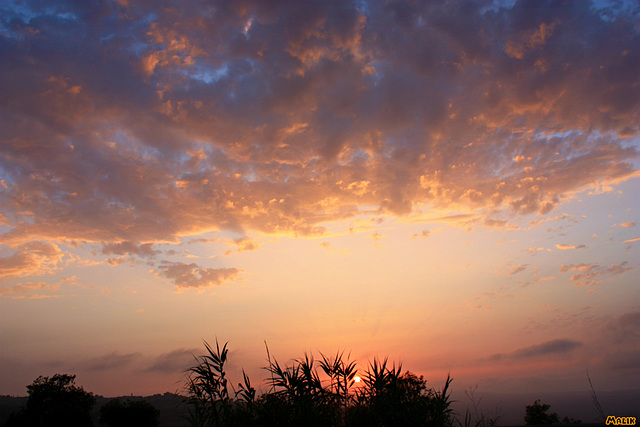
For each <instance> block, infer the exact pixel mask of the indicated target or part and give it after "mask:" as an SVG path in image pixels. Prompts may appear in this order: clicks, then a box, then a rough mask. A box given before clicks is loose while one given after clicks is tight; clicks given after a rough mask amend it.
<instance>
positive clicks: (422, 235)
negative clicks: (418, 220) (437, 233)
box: [411, 230, 431, 239]
mask: <svg viewBox="0 0 640 427" xmlns="http://www.w3.org/2000/svg"><path fill="white" fill-rule="evenodd" d="M430 235H431V232H430V231H429V230H422V231H421V232H419V233H415V234H414V235H413V236H411V238H412V239H417V238H418V237H424V238H426V237H429V236H430Z"/></svg>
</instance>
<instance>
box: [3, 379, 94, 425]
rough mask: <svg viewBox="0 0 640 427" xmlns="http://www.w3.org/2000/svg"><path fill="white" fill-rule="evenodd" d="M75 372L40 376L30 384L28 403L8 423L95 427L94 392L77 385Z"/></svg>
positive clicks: (28, 387)
mask: <svg viewBox="0 0 640 427" xmlns="http://www.w3.org/2000/svg"><path fill="white" fill-rule="evenodd" d="M75 378H76V376H75V375H67V374H55V375H54V376H53V377H51V378H49V377H42V376H39V377H38V378H36V379H35V380H34V381H33V383H32V384H31V385H28V386H27V393H28V398H27V404H26V406H25V407H24V408H23V409H22V410H20V411H19V412H18V413H16V414H14V415H13V416H12V417H11V418H10V419H9V420H8V421H7V423H6V424H5V426H10V427H13V426H21V427H45V426H46V427H63V426H64V427H91V426H93V421H92V419H91V408H93V405H95V403H96V398H95V397H94V396H93V394H92V393H89V392H86V391H84V389H83V388H82V387H78V386H76V385H75Z"/></svg>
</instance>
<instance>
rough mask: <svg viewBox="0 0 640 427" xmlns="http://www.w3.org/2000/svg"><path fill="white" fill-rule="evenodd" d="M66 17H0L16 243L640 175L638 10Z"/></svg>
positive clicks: (503, 206) (471, 202)
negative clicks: (638, 141)
mask: <svg viewBox="0 0 640 427" xmlns="http://www.w3.org/2000/svg"><path fill="white" fill-rule="evenodd" d="M54 5H55V7H51V8H47V9H43V8H41V7H38V5H37V3H32V2H25V3H24V4H23V5H22V6H21V8H20V9H19V10H18V9H17V8H15V7H14V6H13V4H12V3H7V4H3V5H2V6H1V7H2V16H3V18H4V21H3V22H4V23H5V24H4V26H3V28H4V29H3V38H2V40H1V46H0V55H1V57H0V64H2V66H1V68H2V70H1V72H0V76H2V77H0V87H1V88H2V93H3V95H4V97H3V98H4V99H5V102H3V103H2V104H0V112H1V113H2V114H1V118H0V128H1V129H3V132H2V135H1V142H2V146H3V150H2V153H0V156H1V157H0V159H1V160H0V161H1V162H2V164H3V166H4V168H3V170H4V175H3V180H4V181H3V182H4V188H3V193H4V197H3V199H2V200H3V201H2V202H1V203H2V206H1V210H2V212H3V214H4V219H3V222H4V223H5V226H6V227H7V231H6V232H4V234H3V235H2V237H1V240H2V241H3V242H5V243H10V244H12V245H15V244H21V243H25V242H29V241H32V240H63V239H65V240H83V241H90V242H105V243H107V244H108V245H122V246H121V247H118V246H114V247H112V246H105V250H107V251H113V252H110V253H114V254H117V252H118V251H121V252H124V251H125V246H127V247H128V248H129V250H127V251H126V252H127V253H129V254H135V255H139V256H151V255H150V252H149V251H152V250H151V248H150V247H148V250H147V249H145V248H147V247H146V246H143V245H137V246H136V247H134V246H132V244H131V243H130V242H148V243H149V244H150V243H153V242H177V241H178V238H179V237H182V236H188V235H195V234H199V233H202V232H205V231H218V230H221V229H225V230H233V231H245V230H257V231H260V232H266V233H287V234H291V235H313V236H317V235H321V234H323V233H324V232H325V228H324V226H323V224H324V223H327V222H331V221H334V220H338V219H343V218H348V217H353V216H355V215H357V214H358V213H359V212H360V211H361V209H362V208H364V207H366V208H367V209H372V210H373V211H376V210H377V211H379V212H380V213H381V214H385V215H407V214H409V213H411V212H412V211H413V210H414V209H415V208H416V206H418V205H420V206H426V208H427V209H429V210H437V209H442V210H445V209H447V208H451V207H459V208H461V209H465V210H469V211H475V212H482V213H486V212H488V211H491V210H495V209H498V210H505V211H511V212H512V213H517V214H529V213H539V214H546V213H548V212H550V211H551V210H553V209H554V208H555V207H556V206H557V205H558V204H559V203H560V201H561V200H562V196H563V195H566V194H571V193H575V192H578V191H582V190H584V189H586V188H591V187H595V186H611V185H614V184H615V183H618V182H621V181H624V180H625V179H629V178H630V177H632V176H637V172H636V171H635V168H634V166H633V161H635V159H637V158H638V151H637V147H635V146H634V145H633V144H629V143H628V140H625V138H628V137H631V136H633V135H637V134H638V132H639V131H640V130H639V129H638V126H637V123H638V122H640V120H639V119H640V117H639V111H640V109H639V107H640V101H639V100H640V96H639V92H638V91H639V90H640V89H639V86H638V77H637V76H638V75H640V68H639V67H640V66H639V65H638V64H639V62H638V61H637V58H638V48H637V42H636V37H635V32H634V28H635V27H634V21H633V17H632V16H627V15H624V14H619V15H616V16H615V19H612V18H611V17H606V19H605V17H604V16H602V15H601V14H600V12H599V11H598V10H597V9H596V8H592V7H591V6H590V3H588V2H581V3H578V4H568V3H562V2H551V3H546V4H545V5H544V6H543V7H536V9H535V11H536V12H535V13H531V5H530V4H529V2H526V1H517V2H515V3H514V4H513V5H512V6H510V7H502V8H496V9H485V8H483V7H482V5H481V4H479V3H478V4H473V3H472V4H466V5H465V6H463V5H462V4H458V3H446V2H445V3H439V4H427V3H421V2H418V3H403V4H402V7H400V5H399V4H393V3H384V2H382V3H378V2H371V3H367V7H362V5H361V2H333V1H328V2H319V3H314V4H313V5H308V4H306V3H304V4H303V3H295V2H294V3H287V2H269V4H262V3H259V2H258V3H253V2H249V3H246V4H244V6H243V7H242V8H239V7H236V5H235V4H234V3H229V2H214V5H215V7H210V5H205V4H201V3H198V2H193V3H188V4H182V3H177V2H173V1H168V2H167V3H166V4H165V3H163V6H162V7H159V6H157V5H155V4H154V3H152V2H145V3H140V4H136V5H135V6H134V5H133V4H132V5H129V6H127V4H125V3H117V2H112V3H108V4H103V5H101V6H100V13H95V12H96V11H95V10H93V9H92V8H93V7H94V6H86V5H83V4H80V3H68V2H54ZM70 16H73V17H74V18H73V19H71V18H69V17H70ZM27 17H28V18H27ZM149 17H153V18H152V19H151V18H149ZM249 19H252V20H251V21H250V22H251V25H247V22H249V21H248V20H249ZM114 34H116V35H117V36H113V35H114ZM50 46H57V50H56V52H55V55H54V54H52V53H51V51H50V49H49V48H48V47H50ZM212 46H215V49H213V48H212ZM398 46H402V47H403V48H398ZM576 76H581V78H576ZM496 221H497V222H496ZM485 225H486V226H490V227H494V226H503V224H502V222H501V220H493V219H490V218H488V219H487V221H486V222H485ZM146 244H147V243H145V244H144V245H146Z"/></svg>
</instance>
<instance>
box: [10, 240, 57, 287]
mask: <svg viewBox="0 0 640 427" xmlns="http://www.w3.org/2000/svg"><path fill="white" fill-rule="evenodd" d="M63 255H64V253H63V252H62V250H61V249H60V248H59V247H58V246H57V245H55V244H53V243H45V242H39V241H35V242H29V243H27V244H24V245H21V246H19V247H18V248H17V249H16V251H15V252H14V253H13V254H12V255H10V256H6V257H0V278H8V277H25V276H39V275H43V274H51V273H53V272H54V271H56V270H57V269H58V264H59V263H60V262H61V261H62V257H63Z"/></svg>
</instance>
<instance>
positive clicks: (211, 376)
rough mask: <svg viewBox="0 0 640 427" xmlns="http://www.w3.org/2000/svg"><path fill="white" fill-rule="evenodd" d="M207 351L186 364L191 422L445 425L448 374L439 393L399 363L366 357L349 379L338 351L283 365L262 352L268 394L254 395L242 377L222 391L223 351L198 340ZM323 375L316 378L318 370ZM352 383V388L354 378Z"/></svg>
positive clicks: (352, 367)
mask: <svg viewBox="0 0 640 427" xmlns="http://www.w3.org/2000/svg"><path fill="white" fill-rule="evenodd" d="M205 347H206V350H207V354H205V355H203V356H200V357H199V358H198V362H199V363H198V365H197V366H194V367H192V368H191V369H189V371H188V373H189V377H188V380H187V385H186V392H187V396H188V398H187V403H188V404H189V405H190V410H189V421H190V423H191V425H192V426H197V427H209V426H244V425H255V426H301V425H305V426H408V425H413V426H445V425H451V423H452V410H451V408H450V405H451V399H450V390H449V389H450V385H451V381H452V380H451V378H447V380H446V381H445V384H444V386H443V388H442V390H441V391H436V390H434V389H431V388H428V387H427V385H426V380H425V379H424V378H423V377H422V376H420V377H418V376H416V375H415V374H413V373H411V372H409V371H405V372H402V366H395V364H393V365H389V363H388V361H387V360H386V359H385V360H382V361H379V360H377V359H374V360H373V362H371V363H370V364H369V365H368V368H367V370H366V371H365V372H364V373H363V374H362V375H361V378H360V377H357V375H356V374H357V372H356V362H355V361H351V360H349V357H348V356H346V357H345V356H344V353H337V354H336V355H335V356H332V357H327V356H325V355H321V359H320V360H317V361H316V360H314V358H313V356H311V355H305V356H304V357H303V358H301V359H296V360H294V361H293V362H292V363H291V364H290V365H288V366H286V365H285V366H281V365H280V364H279V363H278V361H277V360H275V359H272V358H271V356H270V355H269V352H268V349H267V356H268V366H267V367H266V368H265V369H266V370H267V371H268V373H269V378H268V379H267V385H268V387H269V390H268V392H266V393H264V394H262V395H260V396H256V390H255V389H254V388H253V387H252V386H251V382H250V380H249V378H248V377H247V375H246V374H245V373H244V372H243V382H242V383H239V384H238V388H237V390H235V389H233V388H232V390H233V392H232V394H233V396H232V394H231V393H230V390H229V382H228V380H227V376H226V371H225V365H226V362H227V356H228V349H227V345H226V344H225V345H224V346H222V348H221V347H220V345H219V344H218V343H217V342H216V345H215V347H212V346H210V345H209V344H208V343H206V342H205ZM321 373H322V374H324V375H325V378H326V379H325V380H324V381H323V380H321V378H320V374H321ZM358 379H360V380H361V381H360V383H358V384H357V386H356V381H357V380H358Z"/></svg>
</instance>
